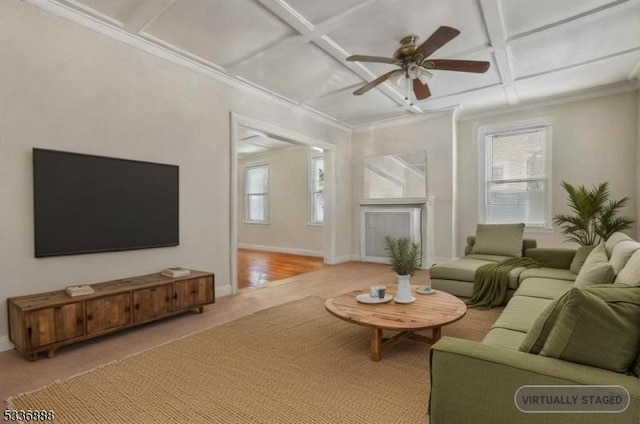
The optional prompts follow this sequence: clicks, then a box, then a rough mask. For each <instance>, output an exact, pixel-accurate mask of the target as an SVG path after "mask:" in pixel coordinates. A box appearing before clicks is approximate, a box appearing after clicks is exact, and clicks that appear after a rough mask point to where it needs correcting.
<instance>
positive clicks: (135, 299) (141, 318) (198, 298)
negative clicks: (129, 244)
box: [7, 271, 215, 361]
mask: <svg viewBox="0 0 640 424" xmlns="http://www.w3.org/2000/svg"><path fill="white" fill-rule="evenodd" d="M91 287H92V288H93V289H94V290H95V293H93V294H89V295H85V296H75V297H71V296H69V295H68V294H67V292H66V291H65V290H58V291H52V292H47V293H39V294H33V295H27V296H20V297H13V298H9V299H7V303H8V309H9V339H10V340H11V342H12V343H13V344H14V345H15V347H16V349H18V351H19V352H21V353H23V354H24V355H27V356H28V357H29V359H30V360H32V361H35V360H36V359H37V358H38V353H39V352H47V356H49V357H50V358H51V357H53V355H54V354H55V351H56V349H58V348H59V347H60V346H63V345H67V344H71V343H77V342H79V341H82V340H87V339H90V338H93V337H98V336H101V335H104V334H108V333H112V332H114V331H118V330H122V329H125V328H128V327H132V326H135V325H140V324H144V323H147V322H151V321H155V320H158V319H161V318H164V317H168V316H171V315H175V314H179V313H182V312H186V311H189V310H194V309H197V310H198V311H199V312H200V313H202V312H203V311H204V305H208V304H211V303H214V302H215V276H214V274H212V273H209V272H202V271H191V273H190V274H189V275H186V276H183V277H167V276H165V275H163V274H160V273H156V274H149V275H142V276H138V277H131V278H123V279H120V280H113V281H106V282H103V283H97V284H91Z"/></svg>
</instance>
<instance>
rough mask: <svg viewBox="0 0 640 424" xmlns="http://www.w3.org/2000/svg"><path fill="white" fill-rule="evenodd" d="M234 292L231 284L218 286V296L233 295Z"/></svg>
mask: <svg viewBox="0 0 640 424" xmlns="http://www.w3.org/2000/svg"><path fill="white" fill-rule="evenodd" d="M231 294H233V290H232V288H231V286H230V285H229V284H225V285H224V286H216V298H218V297H225V296H231Z"/></svg>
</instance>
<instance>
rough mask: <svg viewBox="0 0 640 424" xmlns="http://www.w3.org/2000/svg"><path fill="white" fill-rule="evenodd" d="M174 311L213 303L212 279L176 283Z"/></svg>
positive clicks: (202, 278) (204, 278)
mask: <svg viewBox="0 0 640 424" xmlns="http://www.w3.org/2000/svg"><path fill="white" fill-rule="evenodd" d="M175 290H176V295H175V310H176V311H179V310H182V309H189V308H193V307H194V306H198V305H204V304H207V303H211V302H212V301H213V277H201V278H194V279H191V280H182V281H176V283H175Z"/></svg>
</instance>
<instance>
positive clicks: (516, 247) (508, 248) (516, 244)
mask: <svg viewBox="0 0 640 424" xmlns="http://www.w3.org/2000/svg"><path fill="white" fill-rule="evenodd" d="M523 234H524V224H478V226H477V227H476V242H475V244H474V245H473V249H472V250H471V253H483V254H486V255H504V256H514V257H520V256H522V236H523Z"/></svg>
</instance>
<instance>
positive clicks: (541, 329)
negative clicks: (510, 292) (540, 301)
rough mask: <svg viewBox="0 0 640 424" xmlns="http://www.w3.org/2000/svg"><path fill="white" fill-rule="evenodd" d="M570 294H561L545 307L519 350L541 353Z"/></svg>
mask: <svg viewBox="0 0 640 424" xmlns="http://www.w3.org/2000/svg"><path fill="white" fill-rule="evenodd" d="M568 300H569V296H560V297H558V298H557V299H555V300H554V301H552V302H551V303H549V304H548V305H547V307H545V308H544V309H543V310H542V312H541V313H540V315H538V318H536V320H535V322H534V323H533V325H532V326H531V328H530V329H529V331H528V332H527V335H526V336H525V337H524V339H523V340H522V343H521V344H520V347H519V348H518V350H519V351H520V352H529V353H534V354H536V355H537V354H539V353H540V351H541V350H542V348H543V347H544V344H545V342H546V341H547V337H549V333H550V332H551V329H552V328H553V326H554V325H555V323H556V320H557V319H558V315H560V311H561V310H562V307H563V306H564V304H565V303H567V301H568Z"/></svg>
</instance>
